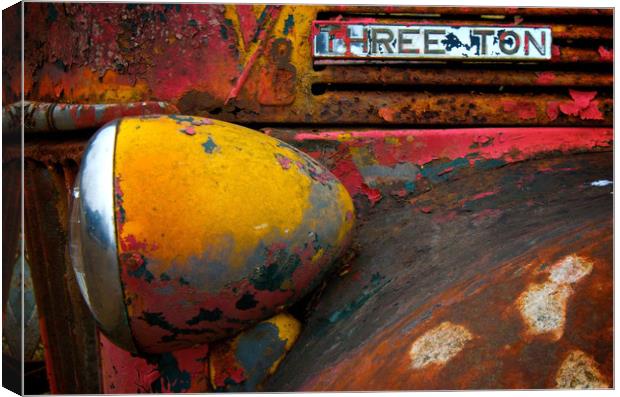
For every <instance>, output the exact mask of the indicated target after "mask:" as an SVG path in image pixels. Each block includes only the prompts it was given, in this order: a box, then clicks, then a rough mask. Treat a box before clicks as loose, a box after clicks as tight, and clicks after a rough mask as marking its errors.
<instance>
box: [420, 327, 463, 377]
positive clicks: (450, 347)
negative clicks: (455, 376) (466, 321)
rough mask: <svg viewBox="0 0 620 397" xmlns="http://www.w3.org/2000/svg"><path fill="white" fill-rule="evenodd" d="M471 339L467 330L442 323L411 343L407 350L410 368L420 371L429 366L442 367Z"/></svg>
mask: <svg viewBox="0 0 620 397" xmlns="http://www.w3.org/2000/svg"><path fill="white" fill-rule="evenodd" d="M471 339H473V335H472V334H471V333H470V332H469V330H468V329H467V328H465V327H463V326H462V325H458V324H453V323H451V322H449V321H446V322H443V323H441V324H439V325H438V326H437V327H435V328H433V329H431V330H429V331H427V332H426V333H425V334H424V335H422V336H420V337H419V338H418V339H416V340H415V341H414V342H413V344H412V345H411V349H410V350H409V357H410V358H411V366H412V367H413V368H415V369H420V368H425V367H427V366H429V365H431V364H440V365H443V364H445V363H446V362H448V361H449V360H450V359H452V358H453V357H454V356H456V355H457V354H458V353H459V352H460V351H461V350H463V348H464V347H465V344H466V343H467V342H468V341H470V340H471Z"/></svg>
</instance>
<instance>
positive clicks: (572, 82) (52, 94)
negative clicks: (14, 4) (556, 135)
mask: <svg viewBox="0 0 620 397" xmlns="http://www.w3.org/2000/svg"><path fill="white" fill-rule="evenodd" d="M433 9H434V10H435V11H433V12H431V11H429V9H427V8H424V7H422V8H416V7H412V8H391V7H382V8H368V7H361V8H355V7H339V6H314V7H312V6H297V5H296V6H288V5H286V6H272V5H269V6H258V5H257V6H252V5H237V6H228V5H198V4H191V5H185V4H177V5H164V4H153V5H149V4H141V5H133V4H130V5H124V4H96V5H95V4H79V3H72V4H37V3H29V4H27V27H28V30H29V31H28V33H29V35H28V41H27V43H26V50H27V52H26V59H27V60H28V62H27V65H26V76H27V77H28V79H27V81H26V82H25V87H26V98H27V99H29V100H38V101H48V102H63V103H75V102H78V103H90V104H93V103H122V102H129V101H145V100H147V101H166V102H168V103H170V104H171V105H175V106H177V107H178V108H179V110H180V111H181V112H182V113H184V114H196V115H204V116H209V117H216V118H219V119H223V120H227V121H233V122H239V123H261V124H263V125H265V124H268V123H284V122H287V123H305V124H334V123H355V124H375V125H377V124H382V123H384V122H385V120H384V119H383V118H380V117H377V114H376V110H377V109H379V108H381V107H384V106H389V107H394V106H396V105H397V104H400V103H405V104H406V106H407V107H409V108H410V111H404V112H401V115H400V116H399V117H396V119H395V120H396V122H397V123H400V124H406V125H432V124H437V123H440V124H460V125H510V124H517V123H518V124H524V123H525V124H528V125H535V124H537V125H569V124H580V125H611V111H610V108H611V105H612V99H611V96H610V92H611V84H610V82H611V78H612V77H611V76H612V70H611V66H612V64H613V47H612V42H611V37H612V36H611V25H612V24H611V19H610V15H611V14H610V10H603V9H582V10H577V9H553V10H552V9H512V8H504V9H492V10H494V11H493V13H492V14H489V15H486V14H484V13H485V12H487V11H489V10H488V9H476V8H464V9H463V8H460V9H459V8H454V9H445V8H433ZM450 10H451V11H450ZM429 13H430V14H432V15H431V16H429V15H427V14H429ZM360 15H361V16H362V17H363V18H365V20H377V21H381V20H387V21H390V23H423V22H432V23H434V24H444V25H446V24H448V25H449V24H451V23H456V22H457V21H459V18H461V17H462V16H466V17H467V18H466V19H465V21H466V22H467V23H470V21H471V23H472V24H478V23H482V24H486V25H489V24H490V23H489V21H493V22H492V24H494V23H495V21H497V22H498V24H500V25H501V24H506V25H507V26H512V27H513V28H517V27H519V26H526V25H541V24H542V25H549V26H550V27H551V29H552V31H553V34H554V37H556V38H557V43H555V44H554V45H553V46H552V49H551V53H552V58H551V62H548V63H544V64H540V63H538V64H536V63H534V64H531V63H530V64H527V65H523V64H520V63H512V64H509V65H499V64H495V63H493V64H484V65H483V64H480V65H477V66H475V67H477V68H479V75H478V76H477V77H476V76H475V75H473V73H472V71H471V69H472V67H473V66H471V65H468V66H465V65H464V66H463V67H464V68H465V70H469V72H467V71H466V76H467V73H469V76H470V77H467V78H466V77H463V78H461V80H460V81H462V83H461V84H460V85H458V84H457V85H456V86H455V85H452V81H453V80H454V79H456V78H455V77H452V78H451V77H450V76H448V75H447V74H446V77H444V78H441V79H440V78H435V79H433V78H430V80H428V83H427V84H429V85H430V84H438V83H441V85H437V86H434V87H433V94H432V95H433V96H434V97H436V99H437V100H445V99H450V98H452V97H453V96H454V97H455V100H457V101H458V105H459V106H460V105H462V106H463V107H464V109H463V110H462V112H461V111H460V110H458V109H457V110H456V111H455V110H454V109H452V108H448V107H446V106H442V105H441V104H437V103H436V102H432V101H430V99H428V95H431V94H426V93H424V92H421V90H420V89H419V88H417V87H416V86H414V85H412V84H408V83H406V82H405V83H403V85H401V86H399V87H398V92H388V93H385V92H382V91H380V90H377V89H376V88H372V89H364V88H362V87H349V88H350V91H344V92H340V91H338V93H336V94H334V95H330V93H331V91H330V90H331V87H329V84H327V87H325V88H326V89H327V92H326V94H325V95H320V92H318V93H317V92H316V86H314V85H315V83H321V82H322V78H323V77H322V74H321V71H320V70H318V69H317V70H316V71H315V70H314V68H315V65H313V64H312V62H309V60H310V59H311V57H312V54H311V43H310V42H309V39H310V37H311V25H312V21H314V20H316V19H323V20H325V19H333V20H338V19H343V20H352V19H354V18H358V19H359V18H360ZM433 15H435V16H433ZM491 15H493V16H494V18H487V17H489V16H491ZM485 16H486V17H485ZM499 16H504V18H498V17H499ZM318 17H320V18H318ZM369 18H370V19H369ZM461 19H462V18H461ZM590 22H592V23H590ZM212 26H214V27H216V28H215V29H213V28H212ZM60 37H62V39H59V38H60ZM554 40H555V39H554ZM90 44H92V45H90ZM212 54H217V57H213V56H212ZM205 60H207V61H205ZM8 61H9V62H10V61H11V59H10V58H9V59H8ZM326 62H327V63H329V64H330V65H335V64H337V63H338V62H339V61H337V60H323V61H317V63H326ZM347 62H349V61H347ZM362 62H366V61H365V60H364V61H362ZM584 64H591V67H588V68H589V69H590V70H592V71H596V73H597V74H596V75H593V76H592V77H588V78H585V77H582V76H581V75H580V73H581V74H583V71H584V70H583V67H584ZM363 66H364V68H365V69H364V71H368V70H369V68H370V66H369V65H366V64H364V65H363ZM381 66H382V67H385V68H386V69H385V70H383V69H382V70H381V71H380V72H379V71H377V72H371V73H372V74H374V75H375V76H377V75H378V76H377V77H378V78H379V79H383V81H386V82H388V83H389V82H390V81H392V79H394V81H401V80H399V79H402V77H398V76H402V66H401V67H400V69H399V66H398V65H391V64H381ZM333 67H335V66H333ZM451 67H453V66H451ZM416 68H417V67H416ZM424 68H425V69H433V70H435V68H436V71H437V74H440V73H439V72H440V71H442V70H443V69H444V68H445V65H441V64H433V65H431V64H428V63H425V64H424ZM319 69H320V67H319ZM377 69H379V68H377ZM458 70H460V69H457V70H456V71H455V73H452V75H458V74H459V72H458ZM504 70H506V74H505V75H502V72H503V71H504ZM590 70H588V72H589V71H590ZM486 72H489V74H488V75H487V74H485V73H486ZM334 73H336V74H337V73H339V72H338V71H335V72H334ZM359 73H363V72H361V71H360V72H359ZM427 75H428V73H427ZM498 75H501V77H500V78H499V79H495V78H494V77H497V76H498ZM212 76H218V78H217V79H214V78H212ZM392 76H394V77H392ZM563 76H565V77H563ZM484 77H486V78H487V79H486V83H478V84H477V85H479V86H482V85H485V86H486V87H489V88H490V87H493V88H494V89H492V90H490V91H489V90H488V89H487V90H482V91H474V92H473V93H471V92H470V91H471V90H470V89H467V85H466V84H467V81H469V79H474V80H476V81H480V79H482V80H484ZM538 78H540V81H539V80H538ZM582 78H583V80H582ZM556 79H557V80H556ZM414 81H416V82H417V80H414ZM554 81H555V82H554ZM329 82H332V83H334V84H338V83H340V82H339V81H337V80H335V81H332V80H329V81H328V83H329ZM537 82H539V83H540V86H536V83H537ZM342 83H345V84H347V83H348V80H347V79H346V78H345V79H344V80H343V81H342ZM397 84H400V83H397ZM545 84H549V86H546V85H545ZM557 85H561V86H563V87H566V88H567V89H566V90H551V89H545V88H550V87H551V86H557ZM590 85H592V86H597V87H598V88H597V91H599V93H598V95H597V97H596V98H597V99H596V100H599V102H598V104H597V105H596V110H595V109H593V111H594V114H593V115H591V116H581V115H578V114H573V115H570V116H569V115H562V114H561V115H560V117H554V116H551V117H547V116H546V114H547V107H549V106H553V105H552V104H553V103H555V102H565V101H570V100H571V96H570V94H569V91H568V89H573V88H577V87H579V86H582V87H587V86H590ZM459 87H460V88H459ZM528 87H530V88H531V89H530V88H528ZM541 87H544V88H543V89H541ZM319 91H320V90H319ZM455 91H456V92H455ZM541 92H542V93H541ZM355 98H358V100H359V103H358V102H355ZM384 98H385V100H384ZM414 101H415V102H414ZM510 101H517V102H529V103H534V105H528V106H530V107H531V106H535V107H536V108H537V110H536V113H537V116H536V117H529V116H528V118H527V119H524V118H522V117H518V116H517V115H516V112H511V111H508V112H504V111H502V109H501V107H502V106H501V104H502V103H504V102H510ZM442 102H443V101H442ZM498 104H499V106H498ZM370 108H374V109H375V111H372V109H370ZM348 109H351V111H350V112H349V111H347V110H348ZM431 112H437V115H436V116H431V114H432V113H431ZM467 112H469V113H467ZM599 113H600V116H599ZM420 114H424V115H423V116H421V115H420ZM530 114H531V113H530ZM551 114H552V115H553V114H555V113H553V112H552V113H551Z"/></svg>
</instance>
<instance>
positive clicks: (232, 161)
mask: <svg viewBox="0 0 620 397" xmlns="http://www.w3.org/2000/svg"><path fill="white" fill-rule="evenodd" d="M194 119H195V120H202V119H200V118H194ZM204 120H206V119H204ZM210 122H212V124H209V125H192V124H191V123H189V122H182V123H178V122H177V121H175V120H174V119H173V118H169V117H161V118H153V119H150V118H149V119H146V118H143V119H141V118H130V119H124V120H123V122H122V123H121V125H120V127H119V133H118V137H117V146H116V155H115V156H116V157H115V176H116V177H118V178H120V186H121V189H122V193H123V209H124V211H125V213H126V222H125V223H124V225H123V231H122V235H120V236H119V238H122V237H123V236H128V235H133V236H135V238H136V240H137V241H138V242H142V241H146V242H147V243H148V246H149V247H151V246H152V247H156V249H155V250H154V251H153V252H152V253H151V254H152V255H153V257H154V258H156V259H158V260H159V262H161V263H165V264H170V263H172V262H173V261H175V262H177V263H185V262H186V261H187V259H189V258H191V257H194V258H201V257H202V256H203V255H204V253H205V252H223V251H226V252H228V253H227V257H226V258H225V259H226V260H227V261H228V262H227V263H228V264H229V265H232V266H240V265H241V264H243V263H244V262H245V260H246V259H247V256H248V255H250V254H251V253H252V252H253V251H254V250H255V249H256V247H257V245H258V244H259V242H260V241H261V240H263V239H264V238H266V237H269V238H270V240H271V241H274V240H276V239H286V238H287V237H289V235H288V233H289V231H294V230H296V228H297V227H298V226H299V225H300V224H301V223H302V220H303V217H304V214H305V211H306V210H307V209H308V207H309V206H310V205H311V203H310V193H311V183H312V180H311V179H310V177H309V176H307V175H304V174H302V173H301V172H299V171H298V170H297V168H296V166H295V165H293V163H294V162H295V161H303V159H302V158H301V157H300V156H299V155H298V154H297V153H296V152H294V151H292V150H290V149H287V148H283V147H280V146H278V144H279V142H278V141H277V140H275V139H273V138H270V137H268V136H265V135H262V134H260V133H257V132H255V131H252V130H249V129H246V128H243V127H240V126H236V125H233V124H229V123H224V122H219V121H215V120H212V121H210ZM182 130H186V131H190V132H191V133H192V134H193V135H188V134H187V133H184V132H183V131H182ZM276 155H282V156H285V157H286V158H288V159H290V161H291V164H292V165H291V166H290V168H288V169H285V167H283V166H282V164H280V163H279V162H278V159H277V158H276ZM339 189H340V190H342V192H340V193H339V198H340V199H345V194H346V190H345V189H344V187H342V186H339ZM342 207H343V208H345V209H346V210H351V211H352V209H353V207H352V203H351V200H350V198H349V199H348V202H347V201H344V202H342ZM346 210H345V211H343V215H342V216H343V217H344V213H345V212H346ZM263 224H266V225H268V227H257V225H258V226H260V225H263ZM343 225H345V226H343V228H342V229H346V230H340V236H339V238H340V240H339V241H334V245H338V244H339V243H340V242H341V241H342V240H341V239H343V238H345V236H346V235H347V232H348V230H349V229H350V227H351V226H352V222H343ZM309 226H310V227H312V225H309ZM164 270H165V269H159V271H164Z"/></svg>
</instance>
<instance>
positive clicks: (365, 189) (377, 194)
mask: <svg viewBox="0 0 620 397" xmlns="http://www.w3.org/2000/svg"><path fill="white" fill-rule="evenodd" d="M361 188H362V189H361V190H362V193H364V194H365V195H366V197H368V199H369V200H370V202H371V204H372V205H375V204H377V203H378V202H379V201H380V200H381V191H380V190H379V189H373V188H371V187H369V186H368V185H366V184H365V183H362V186H361Z"/></svg>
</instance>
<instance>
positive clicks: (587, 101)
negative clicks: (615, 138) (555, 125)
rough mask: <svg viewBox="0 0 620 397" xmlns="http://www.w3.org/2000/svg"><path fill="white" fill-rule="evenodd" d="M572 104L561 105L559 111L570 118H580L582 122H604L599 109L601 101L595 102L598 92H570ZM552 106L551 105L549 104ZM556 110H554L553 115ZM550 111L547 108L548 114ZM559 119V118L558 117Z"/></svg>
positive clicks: (563, 103)
mask: <svg viewBox="0 0 620 397" xmlns="http://www.w3.org/2000/svg"><path fill="white" fill-rule="evenodd" d="M569 93H570V96H571V98H572V99H573V101H572V102H562V103H559V110H560V111H561V112H562V113H564V114H566V115H569V116H577V115H578V116H579V117H580V118H581V119H582V120H602V119H603V114H602V113H601V111H600V110H599V108H598V104H599V101H595V100H593V99H594V97H596V95H597V93H596V91H576V90H569ZM549 106H551V103H550V104H549ZM554 111H555V110H552V111H551V112H552V114H553V112H554ZM549 113H550V111H549V108H547V114H548V115H549ZM556 117H557V116H556Z"/></svg>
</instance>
